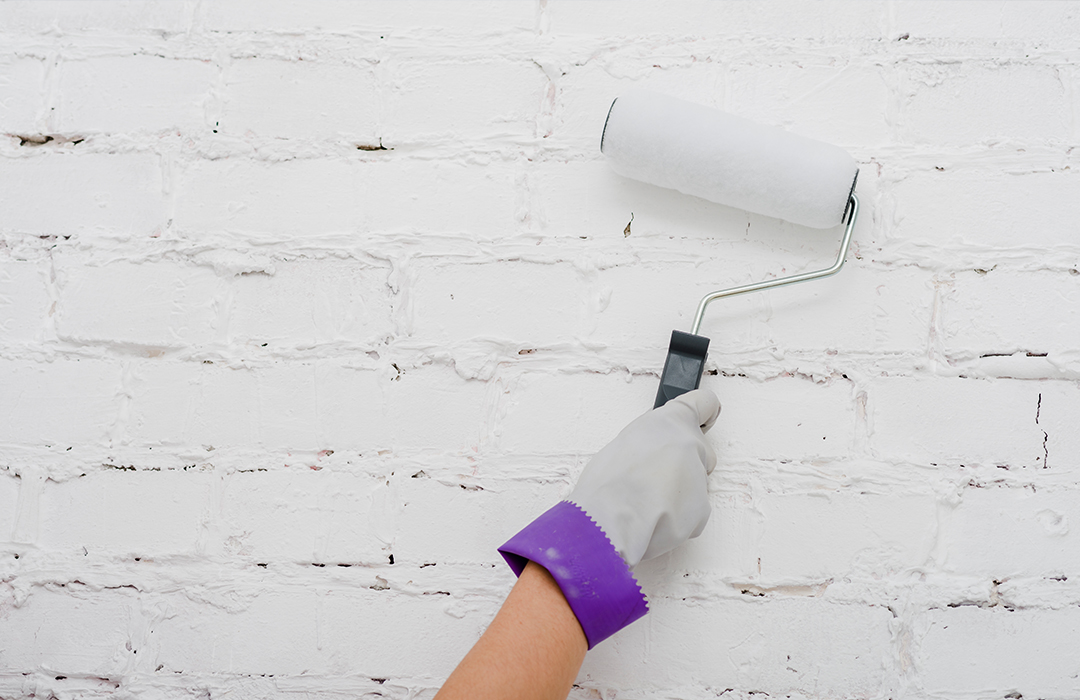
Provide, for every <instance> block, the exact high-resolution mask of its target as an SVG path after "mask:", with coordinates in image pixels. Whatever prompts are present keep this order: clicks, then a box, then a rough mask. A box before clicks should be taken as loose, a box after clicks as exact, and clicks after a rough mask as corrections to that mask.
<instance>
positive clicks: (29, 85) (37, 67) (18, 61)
mask: <svg viewBox="0 0 1080 700" xmlns="http://www.w3.org/2000/svg"><path fill="white" fill-rule="evenodd" d="M44 107H45V64H44V62H42V61H40V60H37V59H33V58H6V59H2V60H0V131H4V132H8V133H20V132H21V133H24V134H31V133H34V132H36V131H37V128H36V127H37V123H38V118H39V114H40V113H41V112H43V111H44Z"/></svg>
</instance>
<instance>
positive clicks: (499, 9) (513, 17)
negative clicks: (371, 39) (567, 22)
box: [205, 0, 536, 38]
mask: <svg viewBox="0 0 1080 700" xmlns="http://www.w3.org/2000/svg"><path fill="white" fill-rule="evenodd" d="M418 17H423V18H424V23H425V24H426V25H427V26H428V27H433V28H435V27H437V28H438V32H435V31H434V30H433V33H435V34H436V35H438V34H447V33H453V34H461V33H464V34H466V35H472V34H479V33H484V32H514V31H523V30H529V31H533V30H534V26H535V24H536V8H535V7H533V6H531V5H528V4H527V3H523V4H518V3H504V2H499V1H498V0H496V1H492V0H483V1H482V2H477V1H476V0H470V2H467V3H462V4H459V5H458V6H457V7H451V6H447V5H445V4H444V3H442V2H441V1H440V0H406V2H392V3H371V4H364V5H357V4H356V3H354V2H350V1H349V0H318V1H317V2H311V3H309V4H308V5H307V6H306V7H305V9H304V10H303V11H301V10H300V9H299V8H297V7H296V6H295V5H293V4H292V3H290V2H287V1H285V0H271V1H269V2H265V3H261V4H260V9H259V11H258V12H252V11H251V7H250V6H248V5H245V4H236V5H221V6H215V7H208V8H206V14H205V21H206V24H207V26H208V27H210V28H213V29H224V30H269V31H285V32H289V33H293V32H297V31H305V32H317V31H326V30H328V29H331V28H332V29H333V31H335V32H347V31H348V32H355V31H363V32H365V33H367V34H373V33H375V32H385V33H387V34H389V35H390V37H391V38H393V37H394V36H395V35H396V34H399V33H401V32H402V30H403V29H404V28H410V27H412V26H413V25H414V23H415V22H416V20H417V18H418ZM380 38H382V37H380Z"/></svg>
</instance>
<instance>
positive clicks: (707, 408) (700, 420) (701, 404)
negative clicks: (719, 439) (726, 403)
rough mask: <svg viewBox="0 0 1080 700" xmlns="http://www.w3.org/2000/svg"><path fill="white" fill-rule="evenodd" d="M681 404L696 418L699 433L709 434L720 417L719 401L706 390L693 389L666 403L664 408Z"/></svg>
mask: <svg viewBox="0 0 1080 700" xmlns="http://www.w3.org/2000/svg"><path fill="white" fill-rule="evenodd" d="M671 404H682V405H684V406H686V407H687V408H689V409H690V410H691V411H693V413H694V415H695V416H697V424H698V425H700V426H701V432H703V433H707V432H709V428H711V427H713V425H714V424H715V423H716V419H717V418H718V417H719V416H720V399H718V398H717V397H716V394H714V393H712V392H711V391H709V390H708V389H694V390H693V391H688V392H686V393H685V394H680V395H679V396H676V397H675V398H673V399H672V400H671V401H668V402H667V403H666V404H664V405H665V406H670V405H671Z"/></svg>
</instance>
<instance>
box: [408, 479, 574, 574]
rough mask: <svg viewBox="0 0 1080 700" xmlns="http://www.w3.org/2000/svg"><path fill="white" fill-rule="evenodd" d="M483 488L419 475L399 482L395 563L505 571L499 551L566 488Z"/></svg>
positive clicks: (489, 484) (507, 484)
mask: <svg viewBox="0 0 1080 700" xmlns="http://www.w3.org/2000/svg"><path fill="white" fill-rule="evenodd" d="M483 483H484V486H483V487H482V488H479V489H477V488H475V487H474V488H463V487H462V486H461V485H459V484H444V483H440V482H439V481H436V480H434V479H431V478H425V476H423V475H421V476H418V477H416V478H412V477H406V478H401V479H399V480H398V483H397V488H396V492H395V496H396V500H397V499H399V502H400V512H399V513H398V514H397V517H396V521H397V523H398V525H397V527H396V528H395V538H394V557H395V562H397V563H401V564H405V565H407V566H421V565H423V564H429V563H435V564H440V565H441V564H455V563H474V562H485V563H490V564H496V565H499V566H503V563H502V562H503V560H502V557H501V556H500V555H499V553H498V551H497V548H498V547H499V545H501V544H503V543H504V542H506V541H507V540H508V539H510V537H512V536H513V535H514V533H516V532H518V531H519V530H521V528H523V527H525V526H526V525H528V524H529V523H530V522H532V520H533V519H534V518H536V517H538V516H539V515H540V514H541V513H543V512H544V511H546V510H547V509H548V508H550V507H551V506H553V505H555V503H557V502H558V501H560V500H561V499H563V498H565V497H566V496H567V495H568V493H569V489H568V488H567V486H566V485H565V484H559V483H536V482H513V481H497V482H494V481H492V480H484V482H483Z"/></svg>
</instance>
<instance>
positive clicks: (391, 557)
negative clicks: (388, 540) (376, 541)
mask: <svg viewBox="0 0 1080 700" xmlns="http://www.w3.org/2000/svg"><path fill="white" fill-rule="evenodd" d="M390 563H391V564H393V563H394V555H393V554H391V555H390Z"/></svg>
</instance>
